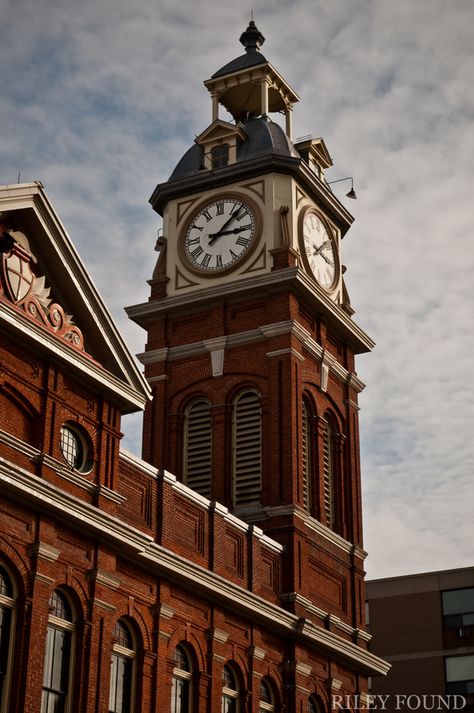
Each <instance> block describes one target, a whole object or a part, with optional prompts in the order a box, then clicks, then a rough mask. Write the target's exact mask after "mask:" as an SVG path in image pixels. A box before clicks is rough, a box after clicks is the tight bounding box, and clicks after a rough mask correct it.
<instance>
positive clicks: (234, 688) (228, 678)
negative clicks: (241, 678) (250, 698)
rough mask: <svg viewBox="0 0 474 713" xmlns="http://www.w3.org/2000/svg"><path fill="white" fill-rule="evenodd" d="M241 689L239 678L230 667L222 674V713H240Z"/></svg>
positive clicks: (225, 668)
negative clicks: (238, 682)
mask: <svg viewBox="0 0 474 713" xmlns="http://www.w3.org/2000/svg"><path fill="white" fill-rule="evenodd" d="M238 710H239V688H238V684H237V678H236V676H235V674H234V672H233V670H232V668H231V667H230V666H229V665H226V666H224V670H223V672H222V713H238Z"/></svg>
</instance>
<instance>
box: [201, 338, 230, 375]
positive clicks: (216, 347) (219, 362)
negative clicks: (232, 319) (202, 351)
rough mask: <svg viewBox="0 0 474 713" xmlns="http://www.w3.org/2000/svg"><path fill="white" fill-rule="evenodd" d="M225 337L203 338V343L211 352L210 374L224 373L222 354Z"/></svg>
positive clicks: (223, 352) (225, 341)
mask: <svg viewBox="0 0 474 713" xmlns="http://www.w3.org/2000/svg"><path fill="white" fill-rule="evenodd" d="M226 343H227V337H218V338H217V339H205V340H204V341H203V344H204V346H205V348H206V349H207V350H208V351H209V352H210V354H211V369H212V376H222V374H223V373H224V354H225V345H226Z"/></svg>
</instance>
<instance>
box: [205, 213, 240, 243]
mask: <svg viewBox="0 0 474 713" xmlns="http://www.w3.org/2000/svg"><path fill="white" fill-rule="evenodd" d="M238 212H239V211H237V213H238ZM237 213H233V214H232V215H231V216H230V218H229V219H228V220H226V222H225V223H224V225H223V226H222V227H221V229H220V230H218V231H217V233H209V238H210V240H209V245H212V243H213V242H214V240H216V238H219V237H220V236H221V235H224V234H228V233H224V230H225V229H226V228H227V227H228V226H229V225H230V224H231V223H232V221H233V220H235V218H236V217H237Z"/></svg>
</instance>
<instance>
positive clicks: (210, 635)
mask: <svg viewBox="0 0 474 713" xmlns="http://www.w3.org/2000/svg"><path fill="white" fill-rule="evenodd" d="M206 638H207V639H208V640H213V641H218V642H219V643H220V644H225V643H226V642H227V639H228V638H229V632H228V631H224V630H223V629H218V628H217V627H214V628H212V629H208V630H207V631H206Z"/></svg>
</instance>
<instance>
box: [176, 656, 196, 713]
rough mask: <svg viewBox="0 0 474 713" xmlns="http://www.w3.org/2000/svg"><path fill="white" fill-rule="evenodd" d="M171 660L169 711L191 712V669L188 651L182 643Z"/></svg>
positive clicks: (178, 712) (177, 712)
mask: <svg viewBox="0 0 474 713" xmlns="http://www.w3.org/2000/svg"><path fill="white" fill-rule="evenodd" d="M173 661H174V669H173V681H172V687H171V713H192V677H193V669H192V665H191V660H190V658H189V656H188V653H187V651H186V649H185V648H184V646H183V645H182V644H179V646H177V647H176V649H175V652H174V655H173Z"/></svg>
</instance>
